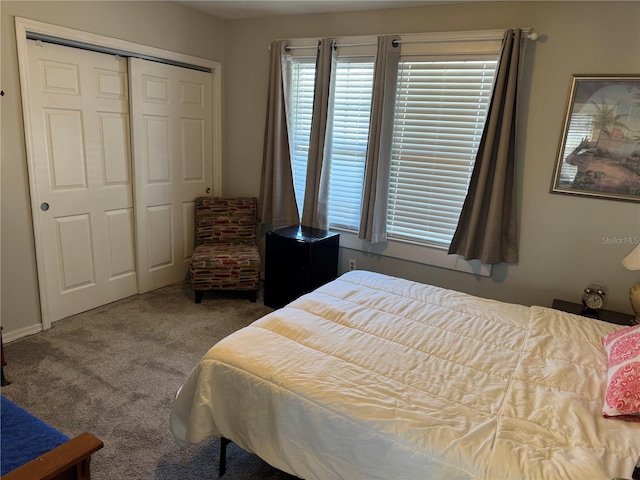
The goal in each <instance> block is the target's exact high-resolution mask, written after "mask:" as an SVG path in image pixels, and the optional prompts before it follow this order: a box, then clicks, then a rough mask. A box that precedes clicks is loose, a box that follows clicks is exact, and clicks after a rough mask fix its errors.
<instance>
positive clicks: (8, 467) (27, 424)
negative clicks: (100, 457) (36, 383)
mask: <svg viewBox="0 0 640 480" xmlns="http://www.w3.org/2000/svg"><path fill="white" fill-rule="evenodd" d="M0 420H1V422H2V444H1V448H2V457H1V459H0V460H1V462H2V472H6V473H5V474H4V475H2V477H0V480H89V479H90V478H91V470H90V462H91V455H92V454H93V453H95V452H96V451H98V450H100V449H101V448H102V447H103V443H102V441H101V440H100V439H98V438H96V437H94V436H93V435H91V434H90V433H87V432H85V433H81V434H80V435H78V436H76V437H74V438H71V439H69V438H68V437H67V436H66V435H64V434H62V433H60V432H58V431H57V430H55V429H54V428H53V427H51V426H49V425H47V424H46V423H45V422H43V421H42V420H40V419H39V418H37V417H35V416H33V415H31V414H30V413H29V412H27V411H26V410H24V409H22V408H21V407H19V406H18V405H16V404H15V403H13V402H11V401H10V400H8V399H7V398H5V397H4V396H3V397H2V416H1V418H0ZM22 462H24V463H22Z"/></svg>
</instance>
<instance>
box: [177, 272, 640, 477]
mask: <svg viewBox="0 0 640 480" xmlns="http://www.w3.org/2000/svg"><path fill="white" fill-rule="evenodd" d="M617 328H620V327H619V326H616V325H612V324H607V323H604V322H599V321H596V320H591V319H586V318H583V317H579V316H575V315H571V314H567V313H563V312H560V311H557V310H552V309H548V308H544V307H525V306H522V305H516V304H509V303H503V302H499V301H495V300H489V299H483V298H479V297H474V296H471V295H468V294H464V293H461V292H456V291H452V290H446V289H442V288H438V287H434V286H429V285H424V284H420V283H416V282H411V281H408V280H404V279H399V278H395V277H389V276H386V275H381V274H376V273H371V272H365V271H353V272H348V273H346V274H344V275H342V276H341V277H339V278H338V279H337V280H335V281H333V282H331V283H329V284H326V285H324V286H323V287H321V288H319V289H317V290H316V291H314V292H312V293H310V294H307V295H305V296H303V297H301V298H299V299H298V300H296V301H294V302H292V303H291V304H289V305H288V306H286V307H284V308H282V309H280V310H276V311H274V312H273V313H270V314H268V315H267V316H265V317H263V318H261V319H259V320H257V321H256V322H254V323H253V324H251V325H250V326H248V327H246V328H243V329H242V330H239V331H237V332H235V333H234V334H232V335H230V336H228V337H227V338H225V339H223V340H222V341H220V342H219V343H217V344H216V345H215V346H213V348H211V350H209V352H208V353H207V354H206V355H205V356H204V357H203V358H202V360H201V361H200V362H199V363H198V365H196V366H195V368H194V369H193V371H192V372H191V374H190V375H189V376H188V378H187V380H186V382H185V383H184V385H183V386H182V388H181V389H180V391H179V392H178V395H177V396H176V399H175V402H174V405H173V409H172V413H171V430H172V432H173V434H174V436H175V438H176V439H177V441H178V442H185V443H198V442H201V441H202V440H204V439H206V438H209V437H217V436H224V437H227V438H229V439H230V440H232V441H233V442H235V443H236V444H238V445H239V446H240V447H242V448H244V449H246V450H248V451H250V452H253V453H255V454H257V455H258V456H260V457H261V458H262V459H263V460H265V461H266V462H268V463H269V464H271V465H273V466H274V467H276V468H278V469H280V470H283V471H285V472H288V473H291V474H293V475H296V476H298V477H300V478H305V479H328V478H344V479H357V478H366V479H378V478H379V479H390V478H394V479H427V478H433V479H440V478H447V479H454V478H455V479H478V478H480V479H509V478H511V479H523V478H529V479H537V478H539V479H552V478H553V479H559V478H566V479H581V480H583V479H591V478H593V479H611V478H613V477H629V476H630V475H631V472H632V471H633V468H634V465H635V463H636V461H637V459H638V456H639V455H640V424H639V423H630V422H624V421H621V420H616V419H611V418H609V419H607V418H604V417H603V416H602V414H601V410H602V405H603V398H604V389H605V382H606V372H607V362H606V357H605V353H604V350H603V347H602V344H601V341H600V338H601V336H602V335H604V334H606V333H609V332H611V331H613V330H615V329H617Z"/></svg>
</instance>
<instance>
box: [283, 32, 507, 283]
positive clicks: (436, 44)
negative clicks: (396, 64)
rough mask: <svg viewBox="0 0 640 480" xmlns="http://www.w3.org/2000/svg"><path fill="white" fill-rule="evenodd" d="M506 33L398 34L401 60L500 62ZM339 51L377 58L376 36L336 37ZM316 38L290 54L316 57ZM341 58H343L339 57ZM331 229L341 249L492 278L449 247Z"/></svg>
mask: <svg viewBox="0 0 640 480" xmlns="http://www.w3.org/2000/svg"><path fill="white" fill-rule="evenodd" d="M503 36H504V30H491V31H476V32H446V33H430V34H410V35H397V37H398V38H399V43H400V47H401V48H402V51H401V58H403V57H409V56H416V58H417V57H420V58H423V59H425V58H426V59H429V58H431V59H438V58H440V59H442V57H444V56H446V57H457V58H458V59H463V58H469V59H477V58H478V56H479V55H484V56H485V57H486V56H487V55H494V54H495V58H496V59H497V58H498V56H499V53H500V49H501V45H502V39H503ZM335 40H336V43H337V46H338V48H339V49H340V48H342V47H344V48H349V52H348V54H345V56H357V55H366V56H371V52H372V49H373V55H375V45H376V42H377V37H375V36H365V37H339V38H336V39H335ZM317 41H318V39H317V38H314V39H308V38H307V39H295V40H289V41H288V42H287V43H288V45H290V47H291V48H290V50H289V55H291V57H295V56H299V55H306V56H310V55H314V56H315V52H316V49H317V47H316V46H315V45H317ZM339 56H340V55H339ZM330 228H331V230H333V231H337V232H340V233H341V247H343V248H348V249H353V250H358V251H361V252H367V253H373V254H377V255H381V256H388V257H392V258H398V259H403V260H408V261H412V262H417V263H421V264H426V265H432V266H437V267H441V268H447V269H452V270H457V271H462V272H467V273H472V274H475V275H479V276H490V275H491V265H484V264H481V263H480V262H479V261H478V260H471V261H466V260H464V259H463V258H462V257H460V256H459V255H449V254H448V253H447V248H446V247H444V246H440V245H429V244H426V243H422V242H416V241H413V240H411V239H403V238H388V239H387V241H386V242H383V243H380V244H371V243H370V242H368V241H366V240H361V239H359V238H358V234H357V231H352V230H347V229H344V228H339V227H335V226H330Z"/></svg>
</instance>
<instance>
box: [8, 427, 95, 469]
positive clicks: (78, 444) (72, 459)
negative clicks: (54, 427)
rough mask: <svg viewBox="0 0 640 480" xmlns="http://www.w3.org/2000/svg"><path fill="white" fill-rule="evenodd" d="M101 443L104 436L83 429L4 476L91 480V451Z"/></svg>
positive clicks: (93, 451)
mask: <svg viewBox="0 0 640 480" xmlns="http://www.w3.org/2000/svg"><path fill="white" fill-rule="evenodd" d="M102 447H103V443H102V440H100V439H99V438H97V437H94V436H93V435H91V434H90V433H87V432H85V433H81V434H80V435H78V436H77V437H74V438H72V439H71V440H69V441H68V442H66V443H64V444H62V445H60V446H59V447H56V448H54V449H53V450H50V451H49V452H47V453H45V454H43V455H41V456H39V457H37V458H34V459H33V460H31V461H30V462H29V463H25V464H24V465H22V466H21V467H18V468H16V469H15V470H12V471H11V472H9V473H7V474H6V475H3V476H2V477H1V480H89V479H90V478H91V470H90V468H89V464H90V462H91V455H92V454H93V453H95V452H97V451H98V450H100V449H101V448H102Z"/></svg>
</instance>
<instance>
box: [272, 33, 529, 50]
mask: <svg viewBox="0 0 640 480" xmlns="http://www.w3.org/2000/svg"><path fill="white" fill-rule="evenodd" d="M522 30H523V32H525V31H526V32H527V33H525V34H524V35H523V37H524V38H527V39H529V40H531V41H534V42H535V41H536V40H538V38H539V37H540V36H539V35H538V34H537V33H536V32H533V31H531V30H532V29H531V28H523V29H522ZM398 36H400V35H398ZM452 41H453V42H472V41H477V39H476V38H473V39H471V38H463V39H444V40H435V41H434V40H413V41H411V40H405V41H402V40H396V41H395V42H394V44H395V45H402V44H416V43H438V42H452ZM375 45H376V43H375V42H371V43H337V44H334V46H333V48H349V47H372V46H375ZM312 48H319V45H298V46H292V45H286V46H285V47H284V50H285V51H286V52H288V51H290V50H310V49H312Z"/></svg>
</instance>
